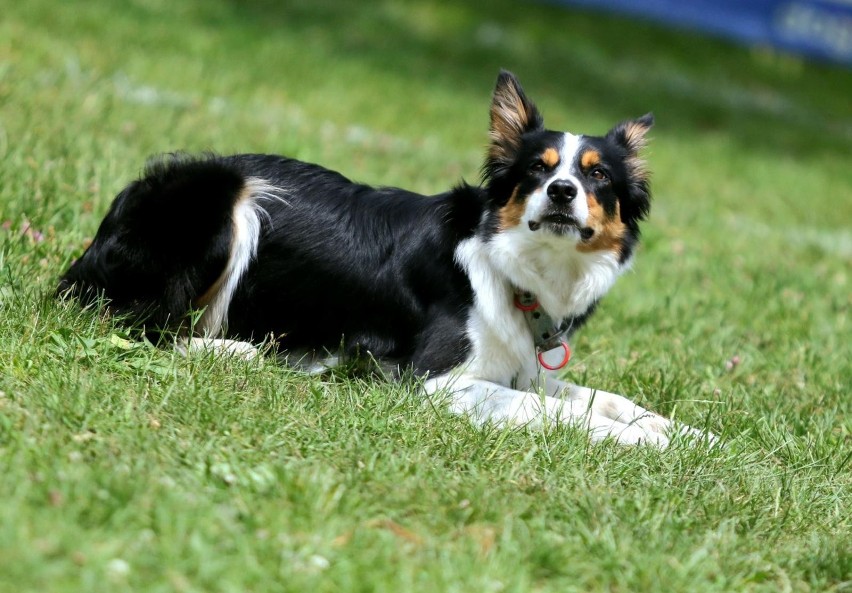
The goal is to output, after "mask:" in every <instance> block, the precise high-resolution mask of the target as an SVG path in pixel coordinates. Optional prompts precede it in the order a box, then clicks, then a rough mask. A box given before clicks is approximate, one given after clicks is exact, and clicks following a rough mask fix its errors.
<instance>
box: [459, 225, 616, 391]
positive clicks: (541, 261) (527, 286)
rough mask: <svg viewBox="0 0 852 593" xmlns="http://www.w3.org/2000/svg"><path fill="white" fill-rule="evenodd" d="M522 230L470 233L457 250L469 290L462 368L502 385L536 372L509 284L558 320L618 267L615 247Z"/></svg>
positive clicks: (583, 306) (605, 284) (593, 294)
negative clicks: (583, 248) (591, 248)
mask: <svg viewBox="0 0 852 593" xmlns="http://www.w3.org/2000/svg"><path fill="white" fill-rule="evenodd" d="M524 231H525V229H512V230H508V231H505V232H502V233H498V234H496V235H494V236H493V237H491V238H490V239H489V240H488V241H483V240H482V239H480V238H478V237H473V238H470V239H467V240H465V241H463V242H462V243H460V244H459V246H458V248H457V249H456V259H457V261H458V262H459V264H460V265H461V266H462V267H463V268H464V270H465V271H466V272H467V275H468V277H469V278H470V282H471V285H472V287H473V292H474V307H473V310H472V311H471V314H470V317H469V319H468V323H467V332H468V338H469V339H470V341H471V355H470V357H469V359H468V360H467V361H466V363H465V369H464V370H465V372H466V373H468V374H470V375H473V376H476V377H479V378H482V379H487V380H489V381H495V382H498V383H501V384H503V385H507V384H509V382H510V381H511V380H512V378H513V377H515V376H517V375H520V376H522V377H523V376H529V377H534V376H536V374H537V369H536V353H535V346H534V344H533V339H532V336H531V334H530V330H529V327H528V326H527V323H526V320H525V319H524V316H523V313H521V312H520V311H519V310H518V309H516V308H515V307H514V306H513V304H512V303H513V298H514V287H518V288H522V289H523V290H529V291H531V292H532V293H534V294H535V295H536V296H537V297H538V300H539V302H540V303H541V305H542V307H543V308H544V310H545V311H547V312H548V313H549V314H550V315H551V316H552V317H553V318H555V319H559V318H565V317H570V316H577V315H581V314H583V313H585V312H586V311H587V310H588V309H589V307H590V306H592V304H593V303H595V302H596V301H597V300H598V299H600V298H601V297H602V296H603V295H604V294H605V293H606V292H607V291H608V290H609V289H610V287H611V286H612V284H613V283H614V282H615V280H616V278H617V277H618V275H619V274H620V273H621V271H622V270H623V269H624V266H623V265H621V264H619V263H618V260H617V258H616V256H615V255H614V254H611V253H608V252H599V253H580V252H578V251H577V250H576V249H575V248H574V245H573V244H572V243H571V242H570V241H566V240H565V238H564V237H558V236H556V235H553V236H543V234H542V233H536V234H535V235H532V234H531V233H529V232H524Z"/></svg>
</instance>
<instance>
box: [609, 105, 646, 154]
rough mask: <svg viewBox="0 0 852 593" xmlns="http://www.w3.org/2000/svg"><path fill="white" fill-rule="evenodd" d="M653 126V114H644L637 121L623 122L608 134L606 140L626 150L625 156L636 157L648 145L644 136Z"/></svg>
mask: <svg viewBox="0 0 852 593" xmlns="http://www.w3.org/2000/svg"><path fill="white" fill-rule="evenodd" d="M653 125H654V114H653V113H646V114H645V115H643V116H642V117H640V118H638V119H631V120H627V121H623V122H621V123H620V124H618V125H617V126H615V127H614V128H613V129H611V130H610V131H609V132H607V135H606V136H607V138H609V139H611V140H614V141H615V142H616V143H617V144H620V145H621V146H623V147H624V148H625V149H627V156H637V155H638V154H639V151H640V150H642V149H643V148H645V145H646V144H647V143H648V141H647V139H646V138H645V135H646V134H647V133H648V130H650V129H651V126H653Z"/></svg>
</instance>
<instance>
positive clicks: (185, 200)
mask: <svg viewBox="0 0 852 593" xmlns="http://www.w3.org/2000/svg"><path fill="white" fill-rule="evenodd" d="M270 194H274V188H273V187H271V186H269V185H268V184H266V183H265V182H263V181H262V180H259V179H257V178H253V177H246V176H245V175H244V174H243V173H241V172H240V171H239V170H237V169H236V168H234V167H233V166H232V165H230V164H228V162H226V161H225V160H223V159H220V158H217V157H215V156H206V157H201V158H190V157H186V156H182V155H169V156H166V157H160V158H158V159H157V160H154V161H152V162H150V163H149V164H148V165H147V167H146V169H145V173H144V174H143V176H142V177H141V178H140V179H139V180H137V181H135V182H133V183H132V184H130V185H129V186H128V187H127V188H125V189H124V190H123V191H122V192H121V193H120V194H119V195H118V197H116V199H115V201H114V202H113V204H112V206H111V207H110V210H109V212H108V213H107V215H106V218H104V220H103V222H102V223H101V226H100V228H99V229H98V232H97V234H96V236H95V238H94V240H93V241H92V243H91V245H90V246H89V247H88V248H87V249H86V251H85V253H83V255H82V256H81V257H80V258H79V259H78V260H77V261H76V262H74V263H73V264H72V265H71V267H70V268H69V269H68V271H67V272H66V273H65V274H64V276H63V277H62V279H61V280H60V282H59V286H58V288H57V291H56V294H57V296H59V297H60V298H66V297H69V296H70V297H75V298H77V299H79V300H80V301H81V302H83V304H86V305H88V304H92V303H95V302H100V301H101V300H102V299H103V301H104V302H105V303H106V305H107V307H108V308H109V310H110V311H111V312H113V313H117V314H120V315H123V316H128V317H129V318H130V320H131V321H132V322H135V323H144V324H145V326H146V328H150V329H152V330H157V331H159V330H163V329H167V330H172V331H174V330H177V329H178V328H180V327H184V328H185V327H188V323H189V321H190V320H189V318H188V315H189V314H190V313H191V311H193V309H200V308H202V307H204V308H205V309H204V313H203V314H202V315H201V316H200V318H198V319H197V320H196V323H195V326H194V331H195V332H196V333H198V334H203V335H208V336H211V337H212V336H215V335H217V334H219V333H221V331H222V330H223V328H224V325H225V323H226V322H227V313H228V305H229V303H230V301H231V297H232V296H233V294H234V291H235V290H236V288H237V285H238V283H239V281H240V279H241V278H242V276H243V274H244V273H245V271H246V270H247V269H248V267H249V264H250V263H251V261H252V260H253V258H254V256H255V254H256V251H257V244H258V241H259V238H260V233H261V227H262V222H263V210H262V207H261V206H260V198H261V197H268V196H269V195H270Z"/></svg>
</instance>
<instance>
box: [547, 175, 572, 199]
mask: <svg viewBox="0 0 852 593" xmlns="http://www.w3.org/2000/svg"><path fill="white" fill-rule="evenodd" d="M547 197H548V198H550V199H551V200H553V201H554V202H555V203H557V204H569V203H571V201H573V200H574V198H576V197H577V186H576V185H574V184H573V183H571V182H570V181H568V180H567V179H557V180H556V181H554V182H553V183H551V184H550V185H549V186H548V187H547Z"/></svg>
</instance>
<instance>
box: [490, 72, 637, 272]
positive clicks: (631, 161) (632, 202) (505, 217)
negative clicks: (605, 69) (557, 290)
mask: <svg viewBox="0 0 852 593" xmlns="http://www.w3.org/2000/svg"><path fill="white" fill-rule="evenodd" d="M653 123H654V118H653V116H652V115H651V114H647V115H645V116H643V117H640V118H639V119H635V120H631V121H625V122H622V123H620V124H618V125H617V126H615V127H614V128H613V129H611V130H610V131H609V132H608V133H607V134H606V135H605V136H601V137H598V136H575V135H574V134H569V133H566V132H554V131H551V130H547V129H545V127H544V122H543V120H542V117H541V114H540V113H539V111H538V109H537V108H536V106H535V105H534V104H533V103H532V101H530V100H529V99H528V98H527V97H526V95H525V94H524V91H523V90H522V89H521V86H520V84H519V83H518V81H517V79H516V78H515V77H514V76H513V75H512V74H511V73H509V72H505V71H504V72H501V73H500V77H499V78H498V79H497V87H496V89H495V90H494V98H493V101H492V103H491V144H490V146H489V150H488V156H487V159H486V162H485V165H484V167H483V174H484V178H485V183H486V186H487V189H488V195H489V208H490V210H489V220H488V223H489V224H488V227H489V232H490V233H519V234H527V233H529V234H531V235H536V234H539V236H541V238H542V239H544V240H545V241H544V242H548V243H550V242H552V241H551V239H552V238H554V237H559V238H560V242H561V241H562V240H564V241H565V246H566V248H571V249H575V250H577V251H579V252H596V251H610V252H612V253H614V254H616V255H617V256H618V258H619V261H622V262H623V261H626V260H627V259H628V258H629V257H630V255H631V253H632V250H633V246H634V245H635V243H636V241H637V239H638V237H639V227H638V223H639V221H640V220H642V219H643V218H645V216H646V215H647V214H648V210H649V207H650V193H649V187H648V172H647V170H646V168H645V163H644V161H643V160H642V159H641V158H640V156H639V152H640V150H641V149H642V148H643V147H644V145H645V135H646V133H647V132H648V130H649V129H650V128H651V126H652V125H653ZM529 238H532V236H530V237H529Z"/></svg>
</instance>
